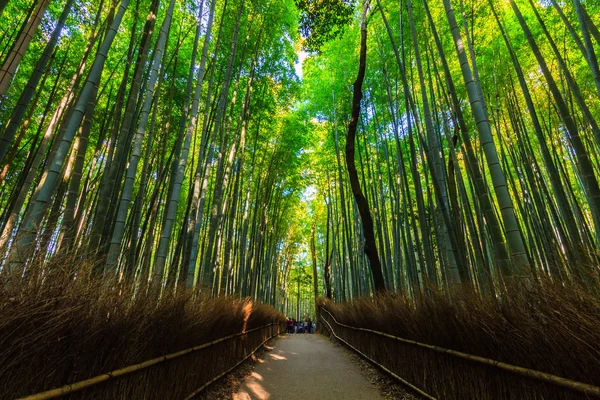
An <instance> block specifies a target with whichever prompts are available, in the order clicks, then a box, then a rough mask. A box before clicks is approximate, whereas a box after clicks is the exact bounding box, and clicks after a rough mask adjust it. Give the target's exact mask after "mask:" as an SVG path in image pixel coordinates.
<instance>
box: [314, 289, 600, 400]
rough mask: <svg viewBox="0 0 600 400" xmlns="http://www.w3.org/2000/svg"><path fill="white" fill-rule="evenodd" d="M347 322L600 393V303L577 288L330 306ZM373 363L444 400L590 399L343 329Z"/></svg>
mask: <svg viewBox="0 0 600 400" xmlns="http://www.w3.org/2000/svg"><path fill="white" fill-rule="evenodd" d="M323 304H324V305H325V307H326V308H327V309H328V310H330V311H331V312H332V313H333V314H334V315H335V317H336V319H337V320H338V321H339V322H342V323H345V324H347V325H351V326H355V327H363V328H370V329H373V330H377V331H381V332H386V333H389V334H392V335H394V336H398V337H402V338H406V339H411V340H415V341H419V342H423V343H427V344H431V345H437V346H440V347H445V348H449V349H453V350H458V351H461V352H465V353H469V354H474V355H478V356H482V357H486V358H490V359H494V360H498V361H503V362H506V363H510V364H514V365H517V366H521V367H525V368H530V369H534V370H539V371H543V372H547V373H551V374H554V375H558V376H561V377H565V378H569V379H573V380H576V381H580V382H584V383H588V384H592V385H596V386H600V300H599V299H598V298H597V297H596V296H594V295H592V294H589V293H587V292H586V291H584V290H582V289H581V288H579V287H575V286H565V285H562V284H558V283H550V282H543V283H540V284H536V285H534V286H533V287H530V288H528V289H524V288H522V287H520V288H518V287H509V288H508V289H507V290H506V292H505V293H504V294H503V296H502V301H498V300H497V299H486V298H482V297H480V296H479V295H478V294H476V293H473V292H471V291H465V290H455V291H453V292H452V293H451V294H433V295H431V296H425V295H421V296H419V297H418V298H417V299H409V298H406V297H404V296H400V295H398V294H387V295H383V296H379V297H376V298H363V299H357V300H354V301H352V302H350V303H346V304H334V303H331V302H328V301H323ZM334 329H336V332H337V333H338V334H339V335H341V336H342V337H343V338H344V339H345V340H347V341H348V342H350V343H351V344H352V345H353V346H355V347H357V348H359V349H360V350H361V351H363V352H365V353H366V354H367V355H368V356H369V357H371V358H373V359H374V360H376V361H377V362H379V363H381V364H383V365H385V366H386V367H387V368H390V369H391V370H392V371H394V372H395V373H397V374H398V375H400V376H401V377H403V378H404V379H406V380H407V381H409V382H411V383H413V384H414V385H416V386H417V387H420V388H422V389H423V390H425V391H426V392H428V393H430V394H431V395H434V396H436V397H438V398H444V399H466V398H477V399H498V398H523V399H542V398H544V399H553V398H561V399H566V398H586V397H585V396H578V395H577V394H576V393H573V392H569V391H567V390H562V389H559V388H556V387H553V386H550V385H548V384H541V383H538V382H536V381H533V380H530V379H524V378H521V377H519V376H516V375H512V374H509V373H507V372H503V371H500V370H498V369H495V368H491V367H486V366H484V365H481V364H474V363H473V362H470V361H465V360H461V359H457V358H454V357H451V356H449V355H444V354H440V353H435V352H432V351H430V350H425V349H421V348H417V347H415V346H411V345H408V344H402V343H400V342H398V341H395V340H392V339H386V338H385V337H382V336H376V335H373V334H369V333H365V332H360V331H355V330H351V329H347V328H342V327H339V326H335V327H334Z"/></svg>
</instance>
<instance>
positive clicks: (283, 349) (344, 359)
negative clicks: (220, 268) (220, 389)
mask: <svg viewBox="0 0 600 400" xmlns="http://www.w3.org/2000/svg"><path fill="white" fill-rule="evenodd" d="M233 398H234V400H285V399H322V400H338V399H339V400H350V399H351V400H378V399H383V397H382V396H381V395H380V394H379V393H378V391H377V389H376V388H375V387H374V386H373V385H372V384H371V383H370V382H369V381H368V380H367V379H366V378H365V377H364V376H363V375H362V373H361V371H360V368H359V367H358V366H356V365H355V364H354V363H353V362H352V361H351V360H350V359H349V358H348V355H346V354H344V353H343V352H341V351H340V350H339V349H336V348H335V346H334V345H333V344H332V343H330V342H329V341H328V340H327V339H325V338H323V337H321V335H304V334H295V335H290V336H283V337H280V338H279V339H277V341H276V342H275V346H274V347H273V350H272V351H271V352H270V353H267V354H266V355H265V359H264V362H263V363H262V364H258V365H257V366H256V368H255V369H254V372H252V374H251V375H250V376H249V377H248V378H246V380H245V381H244V383H243V384H242V386H241V387H240V389H239V390H238V392H237V393H236V394H235V395H234V396H233Z"/></svg>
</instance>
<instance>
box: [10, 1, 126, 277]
mask: <svg viewBox="0 0 600 400" xmlns="http://www.w3.org/2000/svg"><path fill="white" fill-rule="evenodd" d="M128 5H129V0H122V2H121V5H120V6H119V10H118V12H117V14H116V15H115V18H114V19H113V21H112V24H111V26H110V28H109V29H108V31H107V33H106V36H105V37H104V41H103V43H102V46H101V47H100V49H99V50H98V53H97V55H96V58H95V60H94V63H93V64H92V67H91V69H90V73H89V75H88V77H87V80H86V82H85V85H84V86H83V89H82V90H81V93H80V95H79V98H78V99H77V104H76V106H75V109H74V110H73V113H72V114H71V117H70V119H69V122H68V124H67V127H66V131H65V134H64V136H63V138H62V140H61V142H60V143H59V145H58V149H57V151H56V154H55V156H54V158H53V160H52V163H51V164H50V165H49V167H48V169H47V170H46V171H44V174H43V176H42V180H41V181H40V184H39V187H38V189H39V190H38V193H39V194H38V196H37V198H36V200H35V202H34V203H33V204H32V205H31V212H30V213H29V215H30V216H31V217H30V218H28V219H27V221H25V223H24V224H23V227H22V231H21V234H20V237H19V240H18V241H17V244H16V246H15V250H14V252H13V254H12V255H11V261H10V264H11V267H10V269H11V270H14V269H18V268H20V267H23V266H24V264H25V262H26V261H27V259H28V258H29V255H30V254H31V253H32V252H33V250H34V241H35V237H36V234H37V230H38V227H39V226H40V225H41V222H42V220H43V218H44V215H45V214H46V211H47V210H48V207H49V205H50V201H51V198H52V195H53V194H54V192H55V191H56V188H57V186H58V184H59V178H60V175H61V171H62V169H63V168H62V167H63V164H64V162H65V160H66V159H67V156H68V154H69V151H70V149H71V144H72V142H73V138H74V137H75V134H76V133H77V130H78V129H79V125H80V124H81V121H82V119H83V116H84V114H85V110H86V108H87V106H88V103H89V102H90V98H91V96H92V95H93V94H94V88H95V87H97V86H98V83H99V82H100V78H101V76H102V70H103V69H104V64H105V62H106V58H107V55H108V52H109V50H110V48H111V45H112V43H113V40H114V38H115V36H116V35H117V31H118V29H119V26H120V25H121V20H122V19H123V14H125V10H126V9H127V6H128Z"/></svg>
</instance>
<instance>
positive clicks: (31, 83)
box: [0, 0, 75, 163]
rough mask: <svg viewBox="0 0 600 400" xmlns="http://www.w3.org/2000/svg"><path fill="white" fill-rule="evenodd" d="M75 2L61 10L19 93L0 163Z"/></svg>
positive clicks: (0, 146) (1, 143) (0, 142)
mask: <svg viewBox="0 0 600 400" xmlns="http://www.w3.org/2000/svg"><path fill="white" fill-rule="evenodd" d="M74 1H75V0H68V1H67V4H65V7H64V9H63V12H62V14H61V15H60V18H59V19H58V23H57V24H56V28H54V31H53V32H52V35H51V36H50V40H49V41H48V44H46V47H45V48H44V52H43V53H42V56H41V57H40V59H39V61H38V63H37V65H36V67H35V70H34V71H33V73H32V74H31V76H30V77H29V80H28V81H27V84H26V85H25V89H24V90H23V92H22V93H21V96H20V97H19V100H18V101H17V105H16V106H15V108H14V110H13V112H12V114H11V116H10V119H9V122H8V124H7V126H6V129H5V130H4V132H3V133H2V137H1V138H0V163H2V161H3V160H4V156H5V155H6V152H7V150H8V149H9V147H10V145H11V143H12V141H13V139H14V137H15V134H16V133H17V130H18V129H19V127H20V126H21V121H22V120H23V117H24V116H25V112H26V111H27V107H28V106H29V103H30V102H31V99H32V98H33V95H34V94H35V91H36V89H37V86H38V84H39V83H40V79H41V78H42V76H43V75H44V72H45V71H46V67H47V66H48V64H49V63H50V62H51V61H52V53H53V52H54V48H55V47H56V44H57V43H58V39H59V38H60V34H61V32H62V29H63V27H64V26H65V22H66V20H67V17H68V16H69V13H70V11H71V7H72V6H73V3H74Z"/></svg>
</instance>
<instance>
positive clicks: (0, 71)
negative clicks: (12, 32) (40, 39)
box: [0, 0, 50, 97]
mask: <svg viewBox="0 0 600 400" xmlns="http://www.w3.org/2000/svg"><path fill="white" fill-rule="evenodd" d="M49 4H50V0H42V1H40V2H39V3H38V5H37V6H36V8H35V10H34V11H33V14H32V15H31V17H30V18H29V19H28V20H27V22H26V23H25V24H26V25H25V29H23V31H22V32H21V34H20V35H19V37H18V38H17V41H16V43H15V44H14V46H13V48H12V49H11V51H10V53H9V54H8V56H7V57H6V59H5V60H4V64H2V67H0V97H1V96H4V95H5V94H6V92H8V88H9V87H10V83H11V82H12V79H13V77H14V76H15V72H16V71H17V68H18V67H19V64H21V60H22V59H23V56H24V55H25V52H26V51H27V48H28V47H29V43H31V39H33V35H34V34H35V31H36V30H37V28H38V26H39V25H40V22H42V17H43V16H44V13H45V12H46V9H47V8H48V5H49Z"/></svg>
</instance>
